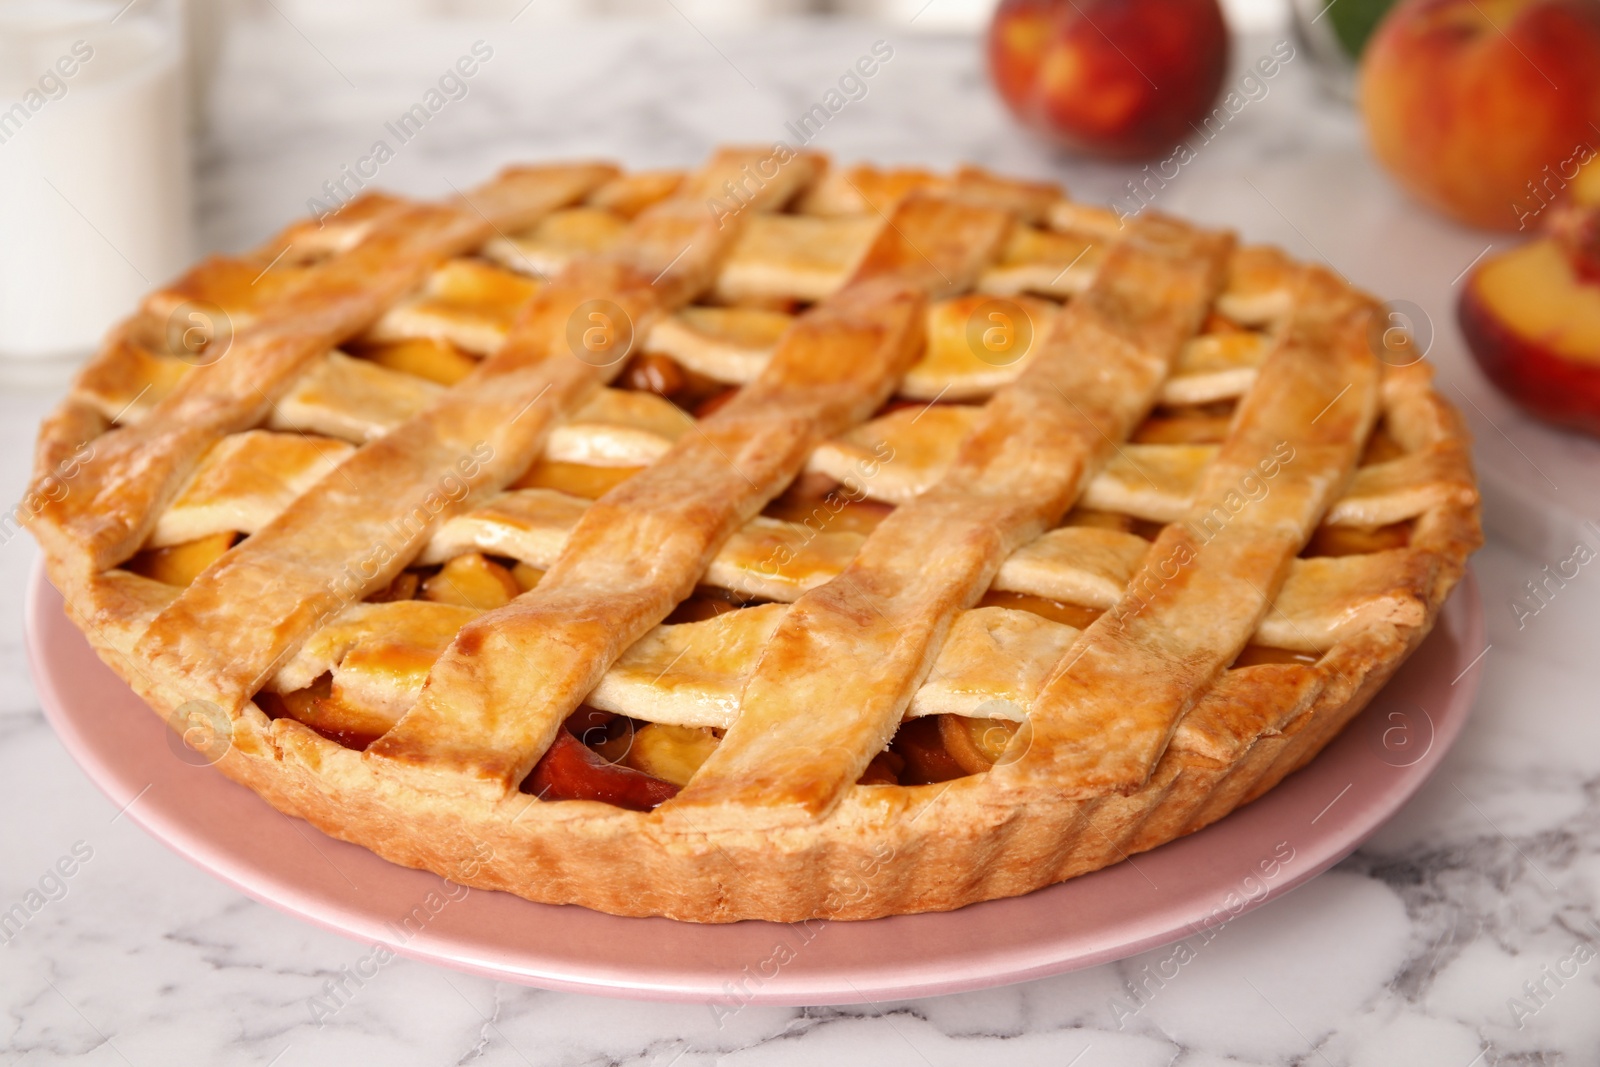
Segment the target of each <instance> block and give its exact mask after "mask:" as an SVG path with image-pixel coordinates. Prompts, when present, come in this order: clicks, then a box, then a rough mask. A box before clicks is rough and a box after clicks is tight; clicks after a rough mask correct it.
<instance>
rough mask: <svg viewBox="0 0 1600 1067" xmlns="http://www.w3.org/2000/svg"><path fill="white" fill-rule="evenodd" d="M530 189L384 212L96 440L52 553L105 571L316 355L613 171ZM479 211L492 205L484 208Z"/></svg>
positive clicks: (43, 525) (55, 509) (49, 515)
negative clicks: (459, 258)
mask: <svg viewBox="0 0 1600 1067" xmlns="http://www.w3.org/2000/svg"><path fill="white" fill-rule="evenodd" d="M539 173H540V175H541V178H540V180H539V181H538V182H536V183H533V186H532V188H531V189H530V188H529V182H528V181H526V180H525V179H524V178H523V177H519V172H515V171H512V172H508V173H507V174H506V175H503V176H502V177H501V178H500V179H498V180H497V181H495V182H491V183H490V184H489V185H488V186H486V187H484V188H481V189H479V190H477V191H476V193H475V194H474V199H472V200H471V201H470V202H471V203H472V204H473V207H472V208H469V207H465V206H446V205H425V204H418V205H414V206H411V207H407V208H404V209H401V210H399V211H396V212H393V213H391V214H389V215H388V216H386V217H384V218H383V219H382V220H381V221H380V222H379V223H378V224H377V225H376V226H375V227H374V229H373V232H371V233H370V234H368V235H367V236H366V237H365V238H364V239H362V240H361V241H360V243H359V244H357V245H356V246H355V247H354V248H352V249H350V250H349V251H348V252H346V253H344V254H342V255H337V256H335V257H334V258H332V259H330V260H328V261H327V262H326V263H324V264H322V265H319V266H317V267H314V268H312V269H311V270H309V271H307V272H306V274H305V277H304V279H303V280H302V281H301V282H300V283H299V284H297V285H295V286H294V287H292V288H290V289H289V290H288V291H287V292H285V293H284V294H283V295H282V296H281V297H280V298H278V299H277V300H274V301H271V302H269V303H268V305H267V306H266V307H264V308H263V309H262V310H261V311H260V312H259V314H258V315H257V317H256V319H255V321H253V322H251V323H248V324H247V325H245V326H244V327H243V328H241V329H239V330H238V332H237V333H236V334H235V335H234V336H233V338H232V344H231V347H230V348H229V349H228V350H227V351H226V352H225V353H223V355H222V356H221V357H220V358H218V359H217V360H215V362H212V363H209V364H207V365H205V366H203V367H199V368H198V369H196V370H195V371H193V372H192V373H190V374H188V375H187V376H185V377H184V378H183V379H182V380H181V381H180V382H178V384H177V385H176V387H175V388H174V389H173V390H172V392H171V393H169V394H168V395H167V396H166V397H165V398H164V399H163V400H162V401H161V402H160V403H159V404H157V405H156V407H155V409H154V410H153V411H152V412H151V414H150V416H149V417H148V418H145V419H142V420H140V422H139V423H137V424H136V425H133V426H125V427H118V428H116V429H113V430H112V431H111V432H109V433H107V434H105V435H103V436H102V437H100V438H99V439H98V440H96V442H95V454H94V458H93V460H91V461H90V462H88V463H86V464H85V465H84V469H83V472H82V474H81V475H80V477H79V478H78V480H77V484H76V485H74V487H73V489H74V491H73V492H72V493H71V494H69V495H68V496H66V497H65V498H63V499H62V500H60V501H55V502H52V504H51V505H50V506H49V507H48V508H46V509H45V510H44V511H43V512H42V513H41V514H40V515H39V516H38V518H37V520H36V521H35V523H34V531H35V535H36V536H37V537H38V538H39V539H40V541H41V542H42V543H44V544H46V545H48V546H52V550H57V551H61V552H64V553H69V554H71V555H73V556H74V557H77V558H82V559H83V560H84V562H85V565H86V566H87V568H88V569H89V570H92V571H100V570H104V569H105V568H107V567H109V566H112V565H114V564H116V563H119V562H121V561H122V560H124V559H126V558H128V556H130V555H132V554H133V552H134V551H135V550H136V549H137V548H138V547H139V545H140V544H141V543H143V541H144V539H145V538H146V536H148V535H149V533H150V530H151V528H152V527H153V526H154V524H155V521H156V518H157V516H158V515H159V514H160V512H161V510H162V509H163V508H164V507H165V506H166V505H167V504H168V503H170V502H171V500H172V498H173V496H174V495H175V494H176V492H177V490H178V488H179V486H180V485H181V484H182V483H183V481H184V479H185V478H187V477H188V475H189V473H190V472H191V471H193V469H194V467H195V465H196V464H197V463H198V462H199V461H200V457H201V456H202V455H203V454H204V453H205V451H206V449H208V448H210V447H211V445H213V444H215V443H216V442H217V440H219V439H220V438H221V437H222V436H224V435H225V434H228V433H234V432H237V431H240V430H246V429H249V428H250V427H252V426H255V425H258V424H260V423H261V422H262V421H263V420H265V418H266V416H267V413H268V412H269V411H270V410H271V408H272V405H273V403H274V402H275V401H276V400H277V398H278V397H279V396H281V395H282V394H283V393H285V392H286V391H287V390H288V389H289V388H290V387H291V386H292V385H293V384H294V381H295V379H296V378H298V377H299V375H300V374H301V372H302V371H304V370H305V369H306V368H307V367H308V366H309V365H310V364H311V363H312V362H313V361H314V360H316V359H318V358H320V357H322V356H323V355H325V354H326V353H327V351H328V350H329V349H330V348H333V347H334V346H335V345H337V344H339V343H340V342H341V341H343V340H344V339H345V338H347V337H349V336H351V335H352V334H355V333H357V332H359V331H360V330H361V329H363V328H364V327H366V326H367V325H368V324H369V323H371V322H372V321H373V320H375V319H376V318H377V317H378V316H379V315H380V314H382V312H383V309H384V308H385V307H387V306H388V305H390V304H392V303H394V302H395V301H396V300H397V299H399V298H400V297H401V296H402V295H404V294H405V293H406V292H407V291H409V290H411V289H413V288H415V287H416V286H417V285H418V284H419V283H420V282H421V281H422V279H423V278H424V277H425V276H426V274H427V272H428V271H429V270H430V269H431V268H432V267H433V266H434V265H435V264H437V263H438V262H440V261H441V260H443V259H445V258H446V257H448V256H450V255H453V254H456V253H458V252H461V251H465V250H467V249H469V248H472V247H473V246H475V245H478V244H481V243H483V241H484V240H485V239H486V238H487V237H488V236H489V235H490V234H492V233H493V231H494V226H495V225H497V221H498V220H504V221H506V222H508V223H512V224H517V223H525V222H526V221H528V220H529V218H530V216H531V217H537V216H538V215H539V214H542V213H543V212H545V211H549V210H551V209H554V208H556V207H559V206H560V205H561V204H564V203H567V202H569V201H571V200H574V199H577V198H578V197H580V196H582V195H583V194H584V193H586V192H587V191H588V190H589V189H591V188H593V187H594V186H596V185H598V184H599V183H600V182H601V181H603V180H604V179H605V178H606V177H608V176H609V175H610V173H611V171H610V170H609V169H607V168H602V167H595V166H577V167H566V168H549V169H546V170H542V171H540V172H539ZM480 211H482V212H485V213H483V214H480Z"/></svg>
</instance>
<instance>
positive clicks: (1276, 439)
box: [994, 270, 1381, 798]
mask: <svg viewBox="0 0 1600 1067" xmlns="http://www.w3.org/2000/svg"><path fill="white" fill-rule="evenodd" d="M1299 290H1300V296H1299V301H1298V306H1297V307H1296V309H1295V311H1294V314H1293V317H1292V318H1291V320H1290V323H1289V325H1288V327H1287V330H1286V332H1285V336H1284V340H1283V342H1282V344H1281V347H1280V348H1279V349H1278V350H1277V351H1276V352H1274V353H1273V354H1272V355H1271V356H1269V357H1268V359H1267V362H1266V363H1265V364H1264V365H1263V367H1262V368H1261V373H1260V376H1259V378H1258V379H1257V382H1256V385H1255V387H1254V388H1253V389H1252V390H1251V391H1250V393H1248V394H1247V395H1246V396H1245V398H1244V400H1243V401H1242V402H1241V405H1240V409H1239V411H1238V413H1237V414H1236V416H1235V420H1234V425H1233V429H1232V431H1231V432H1230V434H1229V437H1228V439H1227V440H1226V441H1225V442H1224V444H1223V445H1222V448H1221V451H1220V453H1219V454H1218V456H1217V459H1216V460H1215V462H1213V463H1212V465H1211V466H1210V468H1209V469H1208V470H1207V472H1206V475H1205V478H1204V481H1203V482H1202V485H1201V488H1200V490H1199V492H1198V493H1197V494H1196V500H1195V503H1194V504H1193V505H1191V507H1190V510H1189V513H1188V516H1187V517H1186V518H1185V519H1184V520H1183V521H1181V522H1175V523H1173V524H1172V525H1170V526H1168V527H1166V528H1165V529H1164V530H1163V531H1162V532H1161V535H1160V536H1159V537H1158V538H1157V539H1156V542H1155V544H1154V545H1153V546H1152V547H1151V550H1150V554H1149V555H1148V556H1147V557H1146V560H1145V563H1144V565H1143V566H1142V567H1141V568H1140V570H1139V572H1138V573H1137V574H1135V575H1134V577H1133V581H1132V582H1131V583H1130V585H1129V587H1128V589H1127V591H1126V592H1125V593H1124V594H1123V597H1122V599H1121V601H1120V602H1119V603H1118V604H1117V606H1116V607H1115V608H1113V609H1112V610H1111V611H1109V612H1107V613H1106V614H1104V615H1102V616H1101V617H1100V618H1099V619H1097V620H1095V622H1094V623H1093V624H1091V625H1090V626H1089V627H1088V629H1086V630H1085V631H1084V633H1083V636H1082V637H1081V638H1080V639H1079V640H1078V642H1077V643H1076V644H1075V645H1074V646H1073V648H1072V650H1071V652H1070V653H1069V655H1068V656H1067V658H1066V659H1065V660H1064V661H1063V663H1062V664H1061V665H1060V666H1059V668H1058V670H1057V671H1056V673H1055V675H1054V676H1053V677H1052V678H1051V680H1050V681H1049V682H1048V683H1047V684H1046V686H1045V688H1044V691H1043V692H1042V693H1041V694H1040V696H1039V698H1038V700H1037V701H1035V703H1034V705H1033V707H1032V708H1031V709H1030V714H1029V724H1030V726H1031V728H1032V729H1031V738H1023V739H1022V740H1021V741H1020V742H1019V744H1022V745H1023V746H1025V749H1026V750H1025V752H1023V753H1022V755H1021V757H1020V758H1019V759H1017V760H1015V761H1014V762H1010V763H1007V764H1006V765H1004V766H997V767H996V768H995V772H994V774H995V776H997V778H998V779H999V781H1000V782H1003V783H1007V784H1011V783H1015V782H1017V781H1018V780H1019V779H1024V778H1027V779H1032V780H1041V779H1042V778H1043V777H1046V776H1047V777H1049V779H1050V781H1051V782H1052V783H1053V787H1054V788H1057V789H1060V790H1062V791H1063V795H1066V796H1072V797H1078V798H1086V797H1093V796H1105V795H1107V794H1114V793H1130V792H1132V791H1134V790H1136V789H1138V788H1139V787H1140V786H1141V785H1142V784H1143V783H1144V782H1145V781H1146V780H1147V779H1148V778H1149V775H1150V773H1151V771H1152V769H1153V768H1154V767H1155V765H1156V761H1157V760H1158V759H1159V758H1160V757H1161V754H1162V752H1163V751H1164V750H1165V749H1166V747H1167V743H1168V741H1169V739H1170V738H1171V736H1172V731H1173V729H1174V727H1175V726H1176V725H1177V723H1178V721H1179V720H1180V719H1181V718H1182V716H1183V715H1184V713H1185V712H1187V711H1188V710H1189V708H1190V707H1191V706H1192V705H1193V704H1194V702H1195V700H1196V699H1198V698H1199V697H1200V696H1201V695H1202V694H1203V693H1204V692H1205V690H1206V688H1207V687H1208V686H1210V685H1211V684H1212V682H1213V681H1214V680H1215V679H1216V678H1217V676H1218V675H1219V674H1220V673H1221V671H1222V670H1223V669H1224V668H1225V667H1226V666H1227V665H1228V664H1229V663H1231V662H1233V660H1234V658H1235V657H1236V656H1237V655H1238V653H1239V651H1240V649H1242V648H1243V647H1244V644H1245V642H1246V641H1248V640H1249V638H1250V635H1251V634H1252V633H1254V632H1255V631H1256V629H1257V628H1258V627H1259V626H1260V624H1261V620H1262V618H1263V616H1264V615H1265V614H1266V612H1267V610H1268V608H1269V606H1270V605H1271V602H1272V598H1273V597H1274V595H1275V594H1276V593H1277V591H1278V588H1279V586H1280V585H1281V584H1282V582H1283V580H1284V577H1285V576H1286V575H1287V573H1288V570H1289V564H1290V562H1291V561H1292V560H1293V559H1294V557H1295V556H1296V555H1297V554H1298V553H1299V551H1300V549H1301V548H1302V547H1303V546H1304V545H1305V542H1306V539H1307V538H1308V537H1309V535H1310V533H1311V531H1312V530H1313V529H1314V528H1315V527H1316V525H1317V523H1318V521H1319V520H1320V519H1321V518H1322V516H1323V514H1324V513H1325V512H1326V511H1327V510H1328V508H1329V506H1330V505H1331V504H1332V503H1333V501H1334V500H1335V499H1336V498H1337V496H1338V493H1339V491H1340V489H1341V488H1342V486H1343V485H1344V484H1345V482H1346V481H1347V480H1348V479H1349V477H1350V475H1351V472H1352V471H1353V469H1354V467H1355V464H1356V460H1357V458H1358V457H1359V455H1360V450H1361V444H1360V443H1361V442H1362V441H1364V440H1365V439H1366V437H1367V434H1368V433H1369V432H1370V430H1371V427H1372V423H1373V421H1374V419H1375V417H1376V413H1377V409H1378V397H1379V393H1378V387H1379V378H1380V374H1379V371H1380V368H1381V364H1380V363H1379V362H1378V360H1377V359H1376V358H1375V356H1374V355H1373V353H1372V351H1371V350H1370V349H1369V347H1368V344H1367V324H1368V321H1369V316H1370V315H1371V314H1372V313H1373V311H1372V307H1371V305H1370V304H1368V303H1366V302H1364V301H1362V300H1360V299H1359V298H1357V297H1355V296H1352V295H1351V294H1349V293H1348V291H1346V290H1345V289H1343V287H1342V286H1339V285H1338V284H1337V283H1336V282H1334V281H1332V280H1330V279H1327V278H1326V277H1325V276H1323V275H1322V274H1320V273H1319V272H1316V271H1309V270H1308V271H1304V272H1303V273H1302V274H1301V284H1300V286H1299ZM1291 441H1292V442H1294V443H1293V444H1291V443H1290V442H1291ZM1247 479H1249V481H1247ZM1262 480H1270V486H1271V489H1270V492H1268V493H1267V495H1266V496H1264V497H1263V498H1261V499H1260V500H1257V501H1254V502H1252V503H1249V504H1248V506H1245V507H1243V508H1241V509H1239V510H1238V511H1237V512H1234V511H1233V510H1232V509H1231V508H1228V507H1226V503H1227V501H1228V500H1230V499H1231V497H1230V494H1232V495H1233V496H1239V495H1241V494H1242V493H1243V492H1244V491H1245V489H1246V488H1247V487H1248V486H1249V485H1253V484H1257V483H1259V482H1260V481H1262ZM1219 504H1221V505H1223V506H1224V511H1225V513H1226V514H1227V515H1228V516H1229V518H1228V521H1227V522H1225V523H1222V524H1220V526H1219V525H1217V524H1216V523H1214V522H1209V523H1208V520H1209V519H1210V517H1211V516H1212V515H1214V514H1215V510H1216V508H1217V507H1218V505H1219ZM1108 738H1114V739H1115V744H1108V743H1107V739H1108Z"/></svg>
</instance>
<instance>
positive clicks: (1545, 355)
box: [1456, 237, 1600, 435]
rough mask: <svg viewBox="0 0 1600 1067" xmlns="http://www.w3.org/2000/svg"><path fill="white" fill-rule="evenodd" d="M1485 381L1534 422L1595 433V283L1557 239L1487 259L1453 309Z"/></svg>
mask: <svg viewBox="0 0 1600 1067" xmlns="http://www.w3.org/2000/svg"><path fill="white" fill-rule="evenodd" d="M1456 313H1457V316H1458V318H1459V321H1460V324H1461V332H1462V334H1463V335H1464V336H1465V337H1466V340H1467V344H1468V346H1469V347H1470V348H1471V350H1472V355H1473V358H1474V359H1476V360H1477V362H1478V366H1479V367H1481V368H1482V369H1483V372H1484V374H1486V375H1487V376H1488V377H1489V380H1490V381H1492V382H1494V384H1495V385H1496V386H1498V387H1499V388H1500V390H1501V391H1502V392H1504V393H1505V394H1506V396H1508V397H1509V398H1510V399H1511V400H1513V401H1515V402H1516V403H1517V404H1518V405H1519V406H1521V407H1522V408H1524V409H1525V410H1526V411H1528V413H1529V414H1532V415H1534V416H1536V417H1537V418H1541V419H1544V420H1545V421H1547V422H1551V423H1554V424H1556V425H1558V426H1565V427H1568V428H1570V429H1575V430H1581V431H1583V432H1585V433H1589V434H1595V435H1600V279H1589V278H1585V277H1583V276H1582V274H1580V272H1579V269H1578V266H1577V263H1576V262H1575V258H1574V256H1573V255H1572V254H1570V252H1569V250H1568V248H1567V247H1566V246H1565V245H1564V244H1563V242H1562V241H1560V240H1557V239H1555V238H1553V237H1546V238H1541V239H1540V240H1537V241H1533V242H1532V243H1530V244H1526V245H1523V246H1522V247H1520V248H1516V249H1513V250H1512V251H1510V252H1507V253H1505V254H1504V255H1500V256H1495V257H1494V258H1492V259H1488V260H1485V261H1484V262H1483V263H1482V264H1480V265H1479V266H1478V267H1477V268H1476V269H1475V270H1474V271H1473V273H1472V276H1471V277H1470V278H1469V279H1468V280H1467V283H1466V287H1465V289H1463V291H1462V294H1461V299H1460V302H1459V304H1458V305H1457V308H1456Z"/></svg>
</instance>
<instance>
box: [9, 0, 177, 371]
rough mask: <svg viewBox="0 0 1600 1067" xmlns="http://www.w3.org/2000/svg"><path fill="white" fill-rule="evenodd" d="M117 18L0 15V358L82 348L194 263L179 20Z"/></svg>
mask: <svg viewBox="0 0 1600 1067" xmlns="http://www.w3.org/2000/svg"><path fill="white" fill-rule="evenodd" d="M120 8H121V4H120V3H112V4H103V3H98V2H84V0H78V2H70V3H63V2H60V0H54V2H50V3H0V138H4V139H3V140H0V355H4V356H7V357H13V358H16V357H22V358H40V357H53V356H68V355H81V354H83V353H86V352H88V351H90V350H92V349H93V348H94V346H95V345H96V344H97V343H98V342H99V340H100V338H101V336H102V335H103V334H104V333H105V331H106V329H107V327H109V326H110V325H111V324H112V323H114V322H115V321H117V320H118V319H120V318H122V317H124V316H126V315H127V314H129V313H130V312H131V311H133V310H134V308H135V307H136V306H137V304H138V302H139V298H140V297H141V296H142V295H143V294H144V293H145V292H146V291H148V290H149V289H150V288H151V287H152V286H154V285H158V284H160V283H161V282H163V281H166V280H168V279H170V278H171V277H172V276H173V275H175V274H177V273H178V272H179V271H180V270H182V269H183V267H185V266H186V265H187V264H188V263H189V261H190V260H191V258H192V255H193V244H194V228H193V220H192V217H191V204H192V201H191V197H190V177H189V148H188V141H187V139H186V135H185V134H186V130H185V122H186V114H187V111H186V106H185V99H184V85H185V83H184V70H183V49H182V40H181V32H180V30H179V25H180V23H179V22H178V19H177V15H176V8H175V7H174V6H173V5H172V4H170V3H166V4H163V3H161V2H160V0H138V2H137V3H135V4H134V5H133V6H132V7H131V8H129V9H128V10H127V11H126V12H124V13H123V15H122V16H121V17H120V18H118V19H117V21H116V22H114V23H113V22H112V21H111V19H112V17H113V16H116V15H117V12H118V10H119V9H120ZM85 49H92V53H93V54H92V55H91V56H90V57H89V58H87V59H82V58H80V57H81V56H82V55H83V53H84V51H85ZM64 58H65V60H66V61H65V63H64V64H63V66H58V64H60V63H62V61H63V59H64ZM74 60H76V61H77V62H76V70H75V72H74V73H73V74H72V75H71V76H70V77H63V76H62V70H63V67H65V68H71V67H72V66H73V65H74V63H73V61H74ZM50 74H53V75H54V76H55V79H56V81H58V82H59V86H58V85H57V84H56V82H52V81H50V80H49V79H48V78H47V77H46V76H47V75H50ZM42 77H45V78H46V82H45V86H44V88H43V89H41V82H40V79H41V78H42ZM60 86H64V87H65V88H64V91H62V90H61V89H60ZM30 90H32V91H34V92H35V93H36V94H37V95H35V96H33V97H32V98H31V99H32V101H33V102H34V103H38V102H39V99H40V97H43V98H44V99H43V103H42V104H40V105H39V106H38V108H37V110H28V100H29V99H30V98H29V97H28V95H27V94H28V93H29V91H30ZM50 92H55V93H56V94H57V95H56V96H55V98H50V96H49V93H50ZM19 102H20V103H22V105H23V109H24V110H25V111H27V114H26V116H25V117H24V116H22V115H21V114H20V113H18V112H16V111H15V110H14V109H13V105H15V104H17V103H19ZM8 116H9V118H8Z"/></svg>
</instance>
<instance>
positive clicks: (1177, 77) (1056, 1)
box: [988, 0, 1228, 158]
mask: <svg viewBox="0 0 1600 1067" xmlns="http://www.w3.org/2000/svg"><path fill="white" fill-rule="evenodd" d="M988 48H989V70H990V74H991V76H992V78H993V79H994V83H995V87H996V88H997V89H999V91H1000V96H1001V99H1003V100H1004V101H1005V102H1006V104H1007V106H1008V107H1010V109H1011V111H1012V112H1013V113H1014V114H1015V115H1016V116H1017V117H1018V118H1020V119H1021V120H1022V121H1023V122H1024V123H1026V124H1027V125H1029V126H1030V127H1032V128H1034V129H1036V130H1038V131H1040V132H1042V133H1044V134H1046V135H1047V136H1050V137H1052V138H1053V139H1055V140H1057V141H1059V142H1061V143H1063V144H1065V145H1067V146H1069V147H1072V148H1075V149H1079V150H1081V151H1085V152H1091V153H1094V154H1096V155H1102V156H1109V157H1113V158H1137V157H1141V156H1149V155H1154V154H1156V153H1158V152H1164V151H1170V150H1171V149H1172V148H1173V147H1174V145H1175V144H1176V143H1177V142H1178V141H1179V140H1181V139H1183V138H1185V137H1187V136H1188V135H1189V134H1190V132H1191V124H1192V123H1194V122H1196V121H1198V120H1199V119H1200V118H1201V117H1202V116H1203V115H1205V114H1206V113H1207V112H1208V111H1209V110H1210V109H1211V105H1212V103H1213V102H1214V101H1215V100H1216V98H1217V91H1218V90H1219V89H1220V88H1221V87H1222V78H1223V75H1224V74H1225V73H1226V71H1227V68H1228V30H1227V26H1226V24H1225V23H1224V22H1223V19H1222V10H1221V9H1220V8H1219V7H1218V6H1217V0H1002V2H1001V4H1000V6H999V8H998V9H997V10H996V11H995V15H994V21H993V22H992V23H991V24H990V27H989V44H988Z"/></svg>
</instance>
